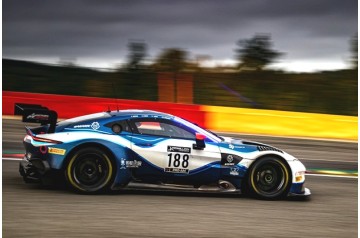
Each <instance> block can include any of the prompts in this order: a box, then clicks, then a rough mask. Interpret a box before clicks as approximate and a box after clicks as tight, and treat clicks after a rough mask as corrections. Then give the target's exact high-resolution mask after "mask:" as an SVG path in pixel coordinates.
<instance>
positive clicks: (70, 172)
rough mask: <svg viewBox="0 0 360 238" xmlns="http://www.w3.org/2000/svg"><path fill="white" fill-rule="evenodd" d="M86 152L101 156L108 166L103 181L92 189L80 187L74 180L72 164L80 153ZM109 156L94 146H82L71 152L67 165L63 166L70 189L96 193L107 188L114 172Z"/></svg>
mask: <svg viewBox="0 0 360 238" xmlns="http://www.w3.org/2000/svg"><path fill="white" fill-rule="evenodd" d="M86 153H93V154H97V155H98V157H99V158H101V159H102V160H103V161H104V162H105V163H106V165H107V166H108V173H107V174H106V176H105V179H104V181H103V182H102V183H101V184H100V185H98V186H97V188H94V189H91V188H86V187H82V186H81V185H80V184H79V183H77V182H76V179H75V178H74V164H76V163H75V162H76V161H77V160H78V159H79V158H80V157H81V155H83V154H86ZM110 158H111V157H110V156H109V155H108V154H107V153H105V152H104V151H103V150H101V149H98V148H96V147H95V148H82V149H79V150H78V151H76V152H75V153H74V154H72V155H71V157H70V159H69V161H68V163H67V165H66V166H65V178H66V181H67V184H68V186H69V187H70V189H72V190H74V191H76V192H80V193H98V192H102V191H105V190H106V189H108V187H109V186H110V184H111V181H112V180H113V175H114V174H115V173H114V168H115V167H114V165H113V162H112V160H111V159H110Z"/></svg>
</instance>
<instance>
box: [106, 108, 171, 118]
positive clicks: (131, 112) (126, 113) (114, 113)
mask: <svg viewBox="0 0 360 238" xmlns="http://www.w3.org/2000/svg"><path fill="white" fill-rule="evenodd" d="M107 113H109V114H110V115H111V116H135V115H139V116H142V115H154V116H166V117H173V115H170V114H167V113H163V112H158V111H153V110H140V109H128V110H118V111H111V112H107Z"/></svg>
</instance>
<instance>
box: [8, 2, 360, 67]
mask: <svg viewBox="0 0 360 238" xmlns="http://www.w3.org/2000/svg"><path fill="white" fill-rule="evenodd" d="M357 10H358V6H357V0H222V1H220V0H197V1H195V0H184V1H180V0H151V1H150V0H142V1H140V0H129V1H128V0H103V1H101V0H76V1H75V0H45V1H41V0H31V1H29V0H3V58H16V59H26V60H35V61H42V62H52V63H54V62H58V61H59V60H60V59H62V60H69V61H73V60H76V63H77V64H80V65H87V66H95V67H113V66H115V65H116V63H120V62H124V61H125V60H126V56H127V54H128V49H127V45H128V42H129V41H132V40H137V41H138V40H141V41H143V42H145V43H146V44H147V46H148V54H149V59H153V58H155V57H156V56H157V55H158V54H159V53H160V52H161V50H162V49H163V48H169V47H178V48H183V49H185V50H187V51H189V52H190V56H191V57H192V58H195V57H196V55H209V56H211V58H212V59H213V60H214V61H216V62H222V63H225V62H230V63H231V62H233V61H234V59H235V51H234V50H235V49H236V48H237V45H236V42H237V41H238V40H239V39H246V38H251V37H252V36H254V35H255V34H256V33H267V34H271V37H272V40H273V43H274V45H273V48H274V49H276V50H278V51H281V52H283V53H285V55H284V56H283V57H282V58H281V59H280V60H279V62H278V63H277V64H276V66H277V67H281V68H283V69H286V70H293V71H313V70H322V69H338V68H346V67H349V65H350V64H349V59H350V43H349V42H350V39H351V38H352V37H353V36H354V35H355V34H356V33H357V30H358V26H357V23H358V20H357Z"/></svg>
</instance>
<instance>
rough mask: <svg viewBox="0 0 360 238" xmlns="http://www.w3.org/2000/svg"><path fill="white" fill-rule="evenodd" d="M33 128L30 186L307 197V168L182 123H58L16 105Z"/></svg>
mask: <svg viewBox="0 0 360 238" xmlns="http://www.w3.org/2000/svg"><path fill="white" fill-rule="evenodd" d="M15 114H18V115H22V116H23V121H24V122H37V123H41V124H42V125H41V126H40V127H35V128H28V127H26V131H27V134H26V136H25V138H24V146H25V149H26V154H25V156H24V159H23V160H22V161H21V162H20V169H19V170H20V174H21V175H22V176H23V178H24V180H25V181H30V180H40V181H43V182H44V181H48V180H49V178H52V177H53V176H54V175H55V174H56V175H60V176H61V177H63V178H65V181H66V183H67V185H68V186H69V187H70V188H71V189H73V190H75V191H78V192H82V193H97V192H100V191H105V190H106V189H111V190H116V189H123V188H127V187H129V186H133V187H134V186H135V187H142V186H143V187H151V188H152V189H154V188H170V189H183V190H184V189H185V190H195V191H213V192H233V193H248V194H251V195H254V196H256V197H258V198H263V199H279V198H284V197H287V196H304V197H305V196H309V195H310V190H309V189H307V188H305V186H304V182H305V167H304V165H303V164H302V163H301V162H300V161H299V160H298V159H296V158H294V157H293V156H291V155H289V154H287V153H286V152H284V151H282V150H280V149H277V148H275V147H272V146H269V145H265V144H261V143H257V142H251V141H245V140H241V139H236V138H227V137H222V136H219V135H216V134H215V133H213V132H210V131H208V130H206V129H203V128H201V127H199V126H197V125H195V124H193V123H191V122H189V121H187V120H184V119H182V118H179V117H176V116H173V115H170V114H166V113H161V112H156V111H149V110H118V111H107V112H101V113H96V114H91V115H85V116H81V117H76V118H72V119H68V120H64V121H61V122H57V114H56V112H54V111H51V110H48V109H47V108H44V107H42V106H40V105H28V104H16V105H15Z"/></svg>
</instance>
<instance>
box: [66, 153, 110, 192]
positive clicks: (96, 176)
mask: <svg viewBox="0 0 360 238" xmlns="http://www.w3.org/2000/svg"><path fill="white" fill-rule="evenodd" d="M113 170H114V169H113V165H112V163H111V160H110V158H109V156H108V155H107V154H106V153H105V152H104V151H102V150H101V149H98V148H83V149H80V150H78V151H77V152H75V153H74V154H73V155H72V156H71V158H70V160H69V161H68V163H67V166H66V169H65V177H66V180H67V182H68V184H69V186H70V188H72V189H74V190H75V191H78V192H83V193H96V192H100V191H103V190H105V189H106V188H107V187H108V186H109V185H110V183H111V179H112V174H113Z"/></svg>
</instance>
